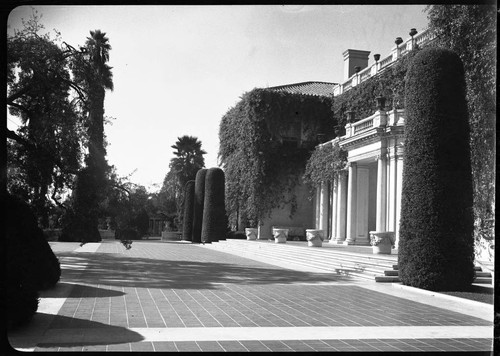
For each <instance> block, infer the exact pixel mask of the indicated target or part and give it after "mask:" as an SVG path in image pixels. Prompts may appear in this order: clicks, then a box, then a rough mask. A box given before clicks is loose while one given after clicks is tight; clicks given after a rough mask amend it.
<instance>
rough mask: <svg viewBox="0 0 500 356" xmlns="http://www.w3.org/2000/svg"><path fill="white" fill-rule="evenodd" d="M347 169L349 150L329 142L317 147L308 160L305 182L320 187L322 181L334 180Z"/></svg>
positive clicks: (313, 186)
mask: <svg viewBox="0 0 500 356" xmlns="http://www.w3.org/2000/svg"><path fill="white" fill-rule="evenodd" d="M346 170H347V151H346V150H345V149H343V148H342V147H340V146H339V144H338V143H337V142H336V143H334V144H331V143H327V144H325V145H321V146H318V147H316V149H315V150H314V152H313V153H312V154H311V157H310V158H309V160H308V161H307V164H306V170H305V173H304V176H303V179H304V182H305V183H307V184H310V185H311V187H312V188H313V189H312V190H311V193H312V192H313V191H314V188H319V187H320V185H321V183H322V182H333V180H334V179H335V177H336V176H337V175H338V174H339V173H341V172H345V171H346Z"/></svg>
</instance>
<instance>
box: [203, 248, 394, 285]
mask: <svg viewBox="0 0 500 356" xmlns="http://www.w3.org/2000/svg"><path fill="white" fill-rule="evenodd" d="M325 244H326V243H323V247H308V246H307V245H306V243H305V242H302V243H295V242H288V243H286V244H275V243H274V242H269V241H260V240H253V241H248V240H240V239H228V240H226V241H219V242H216V243H212V244H205V245H204V247H205V248H210V249H214V250H219V251H222V252H226V253H230V254H234V255H238V256H241V257H246V258H250V259H252V258H253V259H258V260H260V261H263V262H267V263H270V264H272V263H273V262H281V263H286V264H287V265H289V266H290V268H292V269H295V270H301V266H304V267H308V268H309V269H311V268H312V269H314V270H317V271H318V272H332V273H336V274H339V275H344V276H349V277H353V278H360V279H367V280H374V278H375V277H377V276H383V275H384V272H385V271H386V270H388V269H390V268H392V266H393V265H394V264H395V263H397V256H396V255H383V256H382V255H373V254H366V253H353V252H347V251H346V250H347V249H348V248H347V247H344V246H338V247H333V248H332V247H325ZM369 251H371V250H369Z"/></svg>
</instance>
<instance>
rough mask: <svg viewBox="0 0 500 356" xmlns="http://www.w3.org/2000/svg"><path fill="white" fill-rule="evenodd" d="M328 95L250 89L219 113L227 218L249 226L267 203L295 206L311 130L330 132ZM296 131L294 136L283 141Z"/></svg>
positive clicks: (310, 144)
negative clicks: (295, 192)
mask: <svg viewBox="0 0 500 356" xmlns="http://www.w3.org/2000/svg"><path fill="white" fill-rule="evenodd" d="M331 106H332V101H331V98H330V97H317V96H309V95H303V94H291V93H286V92H277V91H273V90H270V89H254V90H252V91H250V92H247V93H245V94H243V96H242V97H241V100H240V101H239V102H238V103H237V104H236V105H235V106H234V107H232V108H231V109H229V110H228V112H227V113H226V114H225V115H224V116H223V118H222V120H221V123H220V127H219V141H220V146H219V158H220V161H221V163H222V165H223V168H224V171H225V176H226V192H225V194H226V211H227V213H228V217H229V221H230V223H231V224H236V223H237V219H238V218H240V219H243V220H244V221H245V220H246V221H247V222H248V225H249V226H252V227H254V226H256V225H257V222H258V221H259V220H262V218H264V217H266V216H269V214H270V213H271V211H272V209H273V208H276V207H283V206H284V205H285V204H289V205H290V206H291V210H290V215H293V213H294V211H295V208H296V206H297V201H296V197H295V196H294V194H292V192H293V190H294V188H295V186H296V185H297V184H299V182H300V179H301V177H302V175H303V173H304V167H305V165H306V162H307V160H308V158H309V156H310V155H311V152H312V151H313V150H314V147H315V146H316V145H317V144H318V140H317V135H318V134H319V133H322V134H324V135H325V137H326V138H327V139H331V138H333V136H334V133H333V127H334V124H335V122H334V120H333V119H332V113H331ZM287 137H298V138H299V139H298V142H287V140H286V138H287Z"/></svg>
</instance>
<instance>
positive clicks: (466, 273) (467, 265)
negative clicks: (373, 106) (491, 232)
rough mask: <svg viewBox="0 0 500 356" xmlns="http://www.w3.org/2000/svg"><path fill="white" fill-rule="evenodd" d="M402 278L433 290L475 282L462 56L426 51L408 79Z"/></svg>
mask: <svg viewBox="0 0 500 356" xmlns="http://www.w3.org/2000/svg"><path fill="white" fill-rule="evenodd" d="M405 91H406V96H405V100H406V114H407V117H406V125H405V144H404V146H405V156H404V170H403V184H402V185H403V186H402V202H401V220H400V242H399V276H400V278H401V281H402V283H403V284H406V285H410V286H414V287H418V288H423V289H429V290H461V289H465V288H467V287H469V286H470V284H471V283H472V281H473V279H474V268H473V266H474V265H473V260H474V246H473V244H474V242H473V210H472V208H473V200H472V175H471V163H470V147H469V124H468V117H467V102H466V98H465V80H464V70H463V66H462V62H461V61H460V58H459V57H458V55H457V54H456V53H454V52H452V51H450V50H445V49H441V48H426V49H423V50H422V51H421V52H420V53H418V54H417V55H416V56H415V57H414V59H413V61H412V63H411V64H410V67H409V69H408V73H407V78H406V89H405Z"/></svg>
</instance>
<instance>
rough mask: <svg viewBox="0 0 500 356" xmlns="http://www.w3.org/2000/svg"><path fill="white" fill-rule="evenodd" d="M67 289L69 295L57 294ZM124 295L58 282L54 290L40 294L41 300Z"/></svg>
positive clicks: (116, 291) (102, 289)
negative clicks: (60, 290)
mask: <svg viewBox="0 0 500 356" xmlns="http://www.w3.org/2000/svg"><path fill="white" fill-rule="evenodd" d="M62 288H68V290H70V291H71V292H70V293H69V295H65V294H62V293H59V291H58V289H62ZM124 294H125V293H123V292H121V291H118V290H113V289H106V288H98V287H93V286H87V285H84V284H70V283H65V282H59V283H57V285H56V288H52V289H47V290H44V291H42V293H40V296H41V297H42V298H90V297H92V298H94V297H95V298H107V297H120V296H122V295H124Z"/></svg>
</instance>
